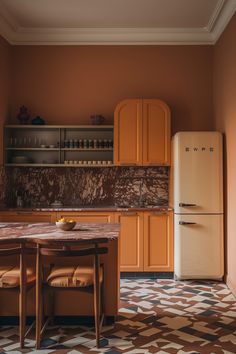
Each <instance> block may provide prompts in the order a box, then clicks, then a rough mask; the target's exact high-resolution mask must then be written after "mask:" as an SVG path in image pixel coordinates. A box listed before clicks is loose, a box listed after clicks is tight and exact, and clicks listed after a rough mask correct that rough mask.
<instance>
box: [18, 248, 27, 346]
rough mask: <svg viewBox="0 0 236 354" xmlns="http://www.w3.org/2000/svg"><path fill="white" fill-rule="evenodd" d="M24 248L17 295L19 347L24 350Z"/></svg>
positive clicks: (21, 256)
mask: <svg viewBox="0 0 236 354" xmlns="http://www.w3.org/2000/svg"><path fill="white" fill-rule="evenodd" d="M23 253H24V246H23V245H22V252H21V255H20V294H19V329H20V347H21V348H24V341H25V322H26V264H25V257H24V254H23Z"/></svg>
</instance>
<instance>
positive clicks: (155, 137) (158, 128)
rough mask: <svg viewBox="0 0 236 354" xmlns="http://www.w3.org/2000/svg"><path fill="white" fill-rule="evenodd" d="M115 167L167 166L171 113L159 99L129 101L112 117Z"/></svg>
mask: <svg viewBox="0 0 236 354" xmlns="http://www.w3.org/2000/svg"><path fill="white" fill-rule="evenodd" d="M114 139H115V140H114V162H115V164H116V165H131V166H132V165H144V166H151V165H156V166H158V165H170V110H169V107H168V106H167V105H166V104H165V103H164V102H162V101H161V100H158V99H143V100H142V99H130V100H124V101H122V102H120V103H119V104H118V106H117V107H116V109H115V114H114Z"/></svg>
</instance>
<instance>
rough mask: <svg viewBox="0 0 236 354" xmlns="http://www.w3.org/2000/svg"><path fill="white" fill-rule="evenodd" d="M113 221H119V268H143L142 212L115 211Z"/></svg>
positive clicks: (137, 269) (130, 269)
mask: <svg viewBox="0 0 236 354" xmlns="http://www.w3.org/2000/svg"><path fill="white" fill-rule="evenodd" d="M115 222H118V223H120V226H121V229H120V240H119V252H120V270H121V271H124V272H133V271H135V272H138V271H142V270H143V213H138V212H128V211H127V212H122V213H116V219H115Z"/></svg>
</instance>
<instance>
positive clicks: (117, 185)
mask: <svg viewBox="0 0 236 354" xmlns="http://www.w3.org/2000/svg"><path fill="white" fill-rule="evenodd" d="M168 184H169V168H168V167H143V168H142V167H110V168H102V167H101V168H100V167H99V168H60V167H59V168H17V167H15V168H6V169H5V170H4V169H2V170H0V202H1V200H2V202H4V203H5V205H6V206H15V205H16V196H17V194H18V195H21V196H22V198H23V205H24V206H29V207H30V206H32V207H34V206H49V205H50V204H51V203H53V202H54V201H55V200H60V201H62V203H63V205H68V206H79V205H86V206H89V205H137V204H138V203H139V202H140V201H144V202H145V203H146V204H155V205H168V189H169V188H168ZM4 186H5V188H4Z"/></svg>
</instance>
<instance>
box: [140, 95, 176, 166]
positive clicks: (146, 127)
mask: <svg viewBox="0 0 236 354" xmlns="http://www.w3.org/2000/svg"><path fill="white" fill-rule="evenodd" d="M142 108H143V109H142V111H143V115H142V124H143V156H142V160H143V165H147V166H150V165H156V166H157V165H167V166H168V165H170V109H169V107H168V106H167V105H166V104H165V103H164V102H163V101H161V100H157V99H152V100H143V106H142Z"/></svg>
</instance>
